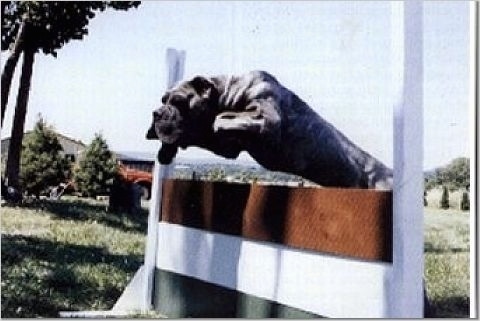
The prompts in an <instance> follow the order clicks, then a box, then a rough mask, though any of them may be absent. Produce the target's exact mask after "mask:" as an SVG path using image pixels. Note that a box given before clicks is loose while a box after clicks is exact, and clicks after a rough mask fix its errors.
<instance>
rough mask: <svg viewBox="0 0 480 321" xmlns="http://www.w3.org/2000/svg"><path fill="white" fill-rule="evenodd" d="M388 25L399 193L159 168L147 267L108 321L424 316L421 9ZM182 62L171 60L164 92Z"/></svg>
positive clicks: (172, 54) (403, 8) (401, 6)
mask: <svg viewBox="0 0 480 321" xmlns="http://www.w3.org/2000/svg"><path fill="white" fill-rule="evenodd" d="M391 14H392V16H391V29H392V48H390V51H391V53H392V55H393V57H392V64H393V66H392V67H393V77H394V79H392V82H393V83H394V84H396V85H397V86H398V87H397V88H396V90H395V95H396V97H395V100H396V102H397V103H396V104H395V106H394V188H393V191H391V192H387V191H373V190H359V189H335V188H311V187H310V188H307V187H280V186H264V185H258V184H231V183H219V182H200V181H181V180H171V179H169V176H170V175H169V173H170V172H171V171H172V168H173V165H169V166H161V165H160V164H158V162H157V163H156V164H155V167H154V176H153V186H152V199H151V205H150V213H149V218H148V235H147V243H146V252H145V262H144V265H143V266H142V267H141V268H140V270H139V271H137V273H136V275H135V276H134V278H133V280H132V281H131V283H130V284H129V285H128V286H127V288H126V290H125V291H124V293H123V294H122V296H121V297H120V299H119V300H118V301H117V303H116V305H115V307H114V308H113V309H112V311H110V312H109V314H112V315H119V314H125V313H128V311H130V313H131V312H132V311H137V312H138V311H143V312H148V311H151V310H155V311H157V312H158V313H160V314H162V315H164V316H166V317H173V318H178V317H253V318H263V317H281V318H309V317H313V318H315V317H319V316H325V317H362V318H370V317H417V318H419V317H422V316H423V303H424V301H423V298H424V292H423V281H422V276H423V214H422V213H423V199H422V195H423V175H422V155H423V146H422V144H423V142H422V134H421V133H422V126H423V117H422V116H423V115H422V114H423V113H422V91H423V88H422V83H423V78H422V66H423V61H422V53H423V51H422V34H423V29H422V3H421V2H420V1H407V2H392V3H391ZM184 59H185V53H184V52H178V51H176V50H173V49H170V50H168V51H167V64H168V66H169V78H168V79H169V81H168V86H171V85H173V84H174V83H175V82H176V81H178V80H180V79H181V78H182V77H183V64H184ZM126 311H127V312H126ZM75 315H76V316H79V315H81V316H87V315H88V314H87V313H83V314H81V313H80V314H75ZM93 315H95V314H93ZM97 315H98V313H97Z"/></svg>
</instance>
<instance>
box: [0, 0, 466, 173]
mask: <svg viewBox="0 0 480 321" xmlns="http://www.w3.org/2000/svg"><path fill="white" fill-rule="evenodd" d="M468 18H469V16H468V2H459V1H452V2H447V1H442V2H427V3H425V6H424V55H425V59H424V61H425V66H424V71H425V76H424V78H425V84H424V115H425V116H424V117H425V125H424V137H425V149H424V155H425V157H424V167H425V168H426V169H430V168H432V167H435V166H439V165H445V164H446V163H447V162H448V161H450V160H451V159H452V158H454V157H458V156H468V155H469V149H468V148H469V133H468V115H469V113H468V70H469V68H468V61H469V60H468V54H469V33H468V26H469V20H468ZM391 31H392V30H391V25H390V4H389V3H388V2H364V1H360V2H337V1H335V2H323V1H313V2H298V1H294V2H288V1H280V2H274V1H266V2H246V1H241V2H231V1H225V2H221V1H218V2H209V1H202V2H186V1H181V2H180V1H178V2H177V1H171V2H165V1H162V2H160V1H158V2H157V1H155V2H153V1H152V2H149V1H144V2H143V3H142V4H141V5H140V7H138V9H132V10H130V11H128V12H119V11H109V12H104V13H99V14H98V15H97V16H96V17H95V18H94V19H93V20H91V22H90V25H89V35H88V36H87V37H86V38H85V39H84V40H83V41H73V42H71V43H68V44H67V45H66V46H65V47H64V48H63V49H61V50H60V51H59V52H58V58H57V59H55V58H53V57H52V56H44V55H43V54H39V55H37V56H36V61H35V65H34V74H33V79H32V91H31V94H30V102H29V109H28V115H27V121H26V129H27V130H28V129H31V128H32V127H33V124H34V123H35V120H36V116H37V114H38V113H42V115H43V116H44V118H46V120H47V122H49V123H51V124H53V125H54V127H55V128H56V130H57V131H59V132H61V133H63V134H65V135H67V136H70V137H72V138H76V139H81V140H82V141H83V142H85V143H89V142H90V141H91V139H92V138H93V136H94V133H96V132H101V133H102V134H103V135H104V137H105V138H106V139H107V142H108V143H109V145H110V147H111V148H112V149H113V150H115V151H141V152H156V151H157V150H158V148H159V143H158V142H155V141H147V140H145V132H146V130H147V129H148V127H149V125H150V122H151V112H152V110H153V109H154V108H157V107H159V106H160V98H161V96H162V94H163V92H164V90H165V87H166V65H165V52H166V49H167V48H168V47H172V48H176V49H183V50H186V53H187V54H186V66H185V78H190V77H192V76H194V75H196V74H206V75H214V74H223V73H243V72H246V71H249V70H254V69H263V70H266V71H268V72H270V73H272V74H273V75H275V76H276V77H277V79H278V80H279V81H280V82H282V83H283V84H284V85H286V86H287V87H288V88H289V89H291V90H293V91H294V92H296V93H297V94H298V95H299V96H300V97H301V98H302V99H303V100H305V101H306V102H307V103H309V104H310V105H311V107H312V108H314V109H315V110H316V111H317V112H318V113H319V114H321V115H322V117H324V118H325V119H327V120H328V121H329V122H331V123H332V124H333V125H334V126H336V127H337V128H338V129H340V130H341V131H342V132H344V133H345V134H346V135H347V136H348V137H349V138H350V139H351V140H353V141H354V142H355V143H356V144H358V145H359V146H360V147H362V148H363V149H365V150H367V151H368V152H369V153H371V154H372V155H374V156H376V157H377V158H379V159H380V160H382V161H383V162H384V163H386V164H387V165H389V166H391V165H392V163H393V155H392V150H393V146H392V141H393V138H392V131H393V130H392V123H393V120H392V115H393V113H392V106H393V103H394V102H393V100H392V94H391V88H392V82H391V73H390V71H391V68H390V66H391V58H392V57H391V52H390V36H391ZM4 58H5V54H4V53H2V68H3V63H4ZM19 73H20V70H19V69H18V70H17V76H18V74H19ZM17 78H18V77H17ZM12 89H14V90H13V91H12V95H11V96H10V105H9V108H8V111H7V116H6V117H7V118H6V120H5V127H4V128H3V129H2V137H7V136H10V130H11V118H12V104H13V102H14V101H15V95H16V83H14V84H13V87H12ZM211 155H213V154H211V153H209V152H205V151H201V150H199V149H196V148H190V149H188V150H187V151H183V152H181V153H180V156H181V157H206V156H207V157H210V156H211Z"/></svg>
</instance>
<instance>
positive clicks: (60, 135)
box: [2, 130, 87, 147]
mask: <svg viewBox="0 0 480 321" xmlns="http://www.w3.org/2000/svg"><path fill="white" fill-rule="evenodd" d="M32 132H33V131H32V130H28V131H26V132H25V133H24V135H29V134H31V133H32ZM55 134H57V136H58V137H60V138H63V139H65V140H68V141H70V142H72V143H75V144H79V145H82V146H83V147H86V146H87V145H85V143H83V142H82V141H81V140H77V139H73V138H71V137H68V136H65V135H63V134H60V133H57V132H56V133H55ZM7 140H10V137H5V138H2V142H4V141H7Z"/></svg>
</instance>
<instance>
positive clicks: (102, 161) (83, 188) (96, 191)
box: [74, 134, 118, 197]
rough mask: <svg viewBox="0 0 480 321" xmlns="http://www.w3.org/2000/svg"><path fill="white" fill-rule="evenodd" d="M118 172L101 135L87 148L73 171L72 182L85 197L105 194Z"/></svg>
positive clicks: (97, 135)
mask: <svg viewBox="0 0 480 321" xmlns="http://www.w3.org/2000/svg"><path fill="white" fill-rule="evenodd" d="M117 172H118V165H117V163H116V161H115V159H114V157H113V154H112V152H111V151H110V149H109V148H108V145H107V142H106V141H105V139H104V138H103V137H102V135H101V134H95V138H94V139H93V141H92V142H91V143H90V145H88V146H87V148H86V149H85V151H84V152H83V155H82V156H81V157H80V160H79V163H78V167H77V168H75V170H74V181H75V183H76V185H77V188H78V190H79V191H80V192H81V193H82V194H83V195H85V196H88V197H95V196H97V195H100V194H107V193H108V192H109V190H110V188H111V186H112V184H113V179H114V178H115V175H116V174H117Z"/></svg>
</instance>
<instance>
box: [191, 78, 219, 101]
mask: <svg viewBox="0 0 480 321" xmlns="http://www.w3.org/2000/svg"><path fill="white" fill-rule="evenodd" d="M190 84H191V85H192V87H193V89H195V91H196V92H197V93H198V94H199V95H200V96H201V97H203V98H209V97H210V96H211V95H212V94H213V93H214V92H215V91H216V89H215V84H214V83H213V82H212V81H211V80H209V79H207V78H205V77H202V76H196V77H195V78H193V79H192V80H191V81H190Z"/></svg>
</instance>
